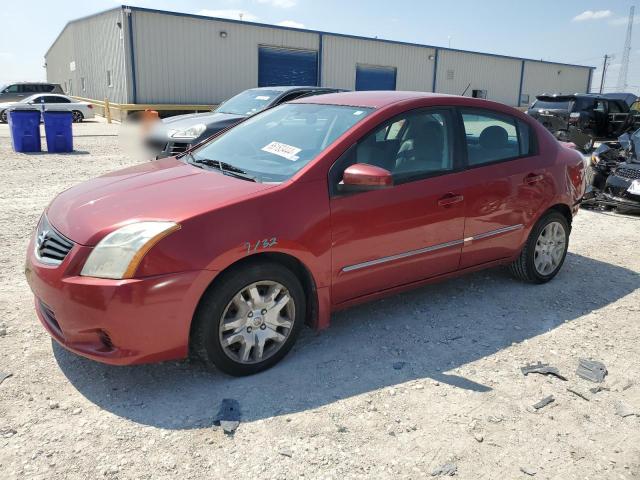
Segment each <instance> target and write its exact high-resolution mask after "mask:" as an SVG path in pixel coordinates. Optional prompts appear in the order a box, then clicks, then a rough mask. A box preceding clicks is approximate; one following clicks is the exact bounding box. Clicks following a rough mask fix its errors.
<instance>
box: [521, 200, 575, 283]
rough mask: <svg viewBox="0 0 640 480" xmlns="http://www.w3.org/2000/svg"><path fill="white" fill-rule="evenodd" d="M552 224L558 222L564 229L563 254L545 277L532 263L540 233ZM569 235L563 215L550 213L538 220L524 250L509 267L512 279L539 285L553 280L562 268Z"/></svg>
mask: <svg viewBox="0 0 640 480" xmlns="http://www.w3.org/2000/svg"><path fill="white" fill-rule="evenodd" d="M552 222H558V223H559V224H560V225H562V227H563V228H564V233H565V238H566V241H565V245H564V252H563V254H562V259H561V260H560V263H559V264H558V265H557V266H556V268H555V269H554V270H553V271H552V272H550V273H548V274H546V275H543V274H541V273H540V272H538V270H537V269H536V266H535V263H534V262H535V247H536V243H537V241H538V237H539V236H540V233H542V231H543V230H544V228H545V227H546V226H547V225H549V224H550V223H552ZM570 234H571V227H570V226H569V223H568V222H567V219H566V217H565V216H564V215H562V214H561V213H560V212H557V211H551V212H548V213H546V214H545V215H544V216H543V217H542V218H541V219H540V220H538V222H537V223H536V224H535V226H534V227H533V229H532V230H531V233H530V234H529V238H528V239H527V242H526V243H525V245H524V248H523V249H522V252H520V256H519V257H518V259H517V260H516V261H515V262H513V263H512V264H511V265H510V266H509V270H510V271H511V273H512V274H513V276H514V277H516V278H517V279H518V280H522V281H524V282H528V283H537V284H540V283H546V282H548V281H550V280H551V279H553V277H555V276H556V275H557V274H558V272H559V271H560V269H561V268H562V265H563V264H564V260H565V258H566V257H567V249H568V246H569V235H570Z"/></svg>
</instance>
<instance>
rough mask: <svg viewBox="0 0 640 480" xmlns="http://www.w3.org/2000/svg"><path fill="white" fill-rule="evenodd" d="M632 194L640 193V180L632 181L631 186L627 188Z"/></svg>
mask: <svg viewBox="0 0 640 480" xmlns="http://www.w3.org/2000/svg"><path fill="white" fill-rule="evenodd" d="M627 192H629V193H630V194H632V195H640V180H634V181H633V182H631V186H630V187H629V188H628V189H627Z"/></svg>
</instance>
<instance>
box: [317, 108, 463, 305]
mask: <svg viewBox="0 0 640 480" xmlns="http://www.w3.org/2000/svg"><path fill="white" fill-rule="evenodd" d="M455 124H456V123H455V115H454V111H453V110H449V109H421V110H417V111H412V112H409V113H405V114H403V115H400V116H398V117H395V118H394V119H392V120H390V121H387V122H385V123H384V124H382V125H381V126H380V127H379V128H377V129H375V131H373V132H372V133H370V134H368V135H367V136H366V137H365V138H364V139H362V140H361V141H360V142H358V143H357V144H356V145H355V146H353V147H352V148H351V149H350V150H349V151H348V152H347V153H345V155H343V156H342V158H340V159H339V160H338V161H337V162H336V164H335V165H334V166H333V167H332V169H331V173H330V176H329V177H330V178H329V182H330V187H331V188H330V190H331V195H332V198H331V202H330V203H331V228H332V278H333V283H332V298H333V302H334V304H340V303H342V302H345V301H347V300H350V299H354V298H357V297H361V296H364V295H367V294H371V293H375V292H378V291H382V290H385V289H389V288H392V287H396V286H399V285H405V284H409V283H412V282H415V281H418V280H421V279H426V278H429V277H433V276H436V275H440V274H444V273H448V272H451V271H454V270H456V269H457V268H458V263H459V261H460V251H461V245H462V238H463V230H464V198H463V196H462V195H461V190H462V177H463V175H464V172H461V173H456V170H457V169H458V168H459V166H460V165H461V161H460V156H459V152H456V150H455V148H456V145H455V142H454V138H455V137H454V134H455V128H454V126H455ZM354 163H368V164H372V165H376V166H379V167H382V168H385V169H387V170H389V171H390V172H391V173H392V174H393V178H394V183H395V185H394V186H393V187H391V188H387V189H384V190H375V191H368V192H359V193H351V194H340V193H339V192H337V191H336V189H335V186H336V184H337V183H338V182H339V181H340V180H341V179H342V172H344V169H345V168H346V167H348V166H349V165H352V164H354Z"/></svg>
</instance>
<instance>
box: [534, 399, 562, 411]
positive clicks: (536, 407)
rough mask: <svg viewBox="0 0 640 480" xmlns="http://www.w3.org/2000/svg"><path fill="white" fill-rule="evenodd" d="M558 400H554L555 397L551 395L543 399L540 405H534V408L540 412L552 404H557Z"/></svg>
mask: <svg viewBox="0 0 640 480" xmlns="http://www.w3.org/2000/svg"><path fill="white" fill-rule="evenodd" d="M555 401H556V399H555V398H553V395H549V396H548V397H545V398H543V399H542V400H540V401H539V402H538V403H536V404H534V405H532V406H533V408H535V409H536V410H540V409H541V408H544V407H546V406H547V405H549V404H550V403H553V402H555Z"/></svg>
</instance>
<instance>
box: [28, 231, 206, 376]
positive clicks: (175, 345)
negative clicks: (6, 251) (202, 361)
mask: <svg viewBox="0 0 640 480" xmlns="http://www.w3.org/2000/svg"><path fill="white" fill-rule="evenodd" d="M90 251H91V248H90V247H85V246H80V245H75V246H74V247H73V248H72V250H71V251H70V252H69V254H68V255H67V257H66V258H65V260H64V261H63V262H62V264H61V265H59V266H57V267H56V266H49V265H45V264H42V263H40V262H39V261H38V260H37V258H36V257H35V254H34V249H33V240H32V241H31V243H30V245H29V250H28V254H27V261H26V265H25V275H26V277H27V281H28V283H29V286H30V287H31V290H32V291H33V293H34V295H35V307H36V312H37V315H38V318H39V319H40V322H41V323H42V325H43V326H44V328H45V329H46V330H47V331H48V332H49V334H50V335H51V336H52V337H53V338H54V339H55V340H56V341H57V342H58V343H60V345H62V346H63V347H65V348H66V349H68V350H70V351H72V352H75V353H77V354H79V355H82V356H84V357H87V358H90V359H92V360H96V361H99V362H103V363H108V364H112V365H130V364H139V363H151V362H159V361H165V360H175V359H181V358H185V357H186V356H187V354H188V347H189V330H190V327H191V320H192V318H193V314H194V312H195V309H196V306H197V305H198V302H199V300H200V298H201V296H202V294H203V293H204V291H205V290H206V288H207V286H208V285H209V284H210V282H211V281H212V279H213V276H214V272H210V271H195V272H182V273H173V274H167V275H160V276H155V277H149V278H143V279H129V280H108V279H98V278H91V277H82V276H79V274H78V272H79V271H80V268H81V266H82V265H83V264H84V260H85V259H86V258H87V256H88V255H89V253H90Z"/></svg>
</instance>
